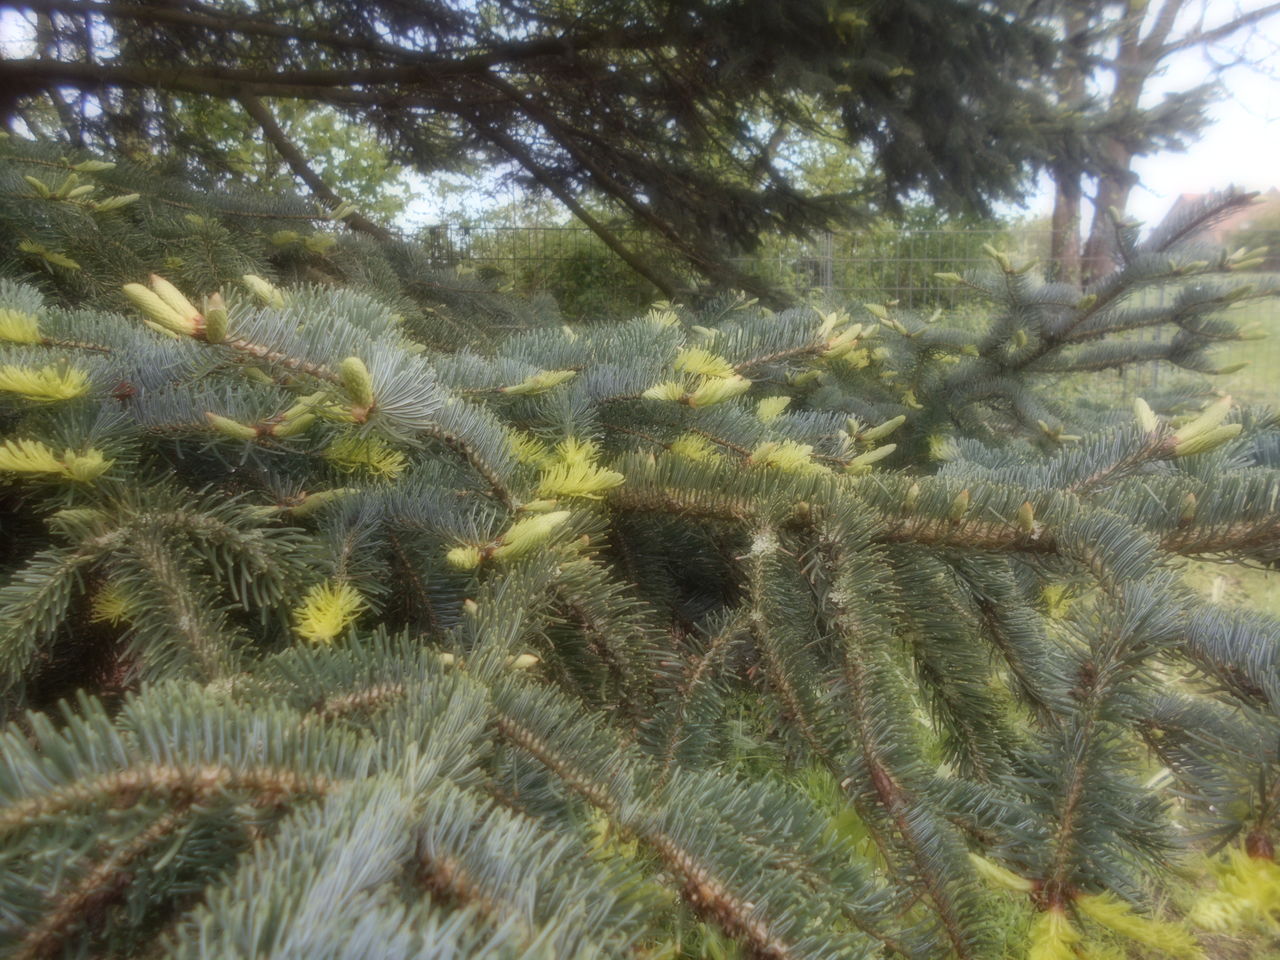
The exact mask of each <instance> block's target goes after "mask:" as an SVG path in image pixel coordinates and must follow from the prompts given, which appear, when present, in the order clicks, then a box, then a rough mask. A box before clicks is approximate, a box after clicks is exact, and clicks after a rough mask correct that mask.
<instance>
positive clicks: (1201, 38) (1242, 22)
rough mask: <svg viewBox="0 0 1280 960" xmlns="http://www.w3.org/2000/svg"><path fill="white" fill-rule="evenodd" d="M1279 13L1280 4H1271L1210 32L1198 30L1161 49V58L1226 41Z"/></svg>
mask: <svg viewBox="0 0 1280 960" xmlns="http://www.w3.org/2000/svg"><path fill="white" fill-rule="evenodd" d="M1277 13H1280V3H1269V4H1267V5H1266V6H1265V7H1259V8H1258V9H1257V10H1251V11H1249V12H1248V13H1245V14H1241V15H1240V16H1238V17H1236V18H1235V19H1234V20H1228V21H1227V22H1226V23H1223V24H1219V25H1218V26H1216V27H1212V28H1210V29H1208V30H1196V31H1194V32H1192V33H1189V34H1187V35H1186V36H1185V37H1180V38H1179V39H1177V40H1174V41H1173V42H1172V43H1168V44H1165V45H1164V46H1163V47H1161V48H1160V57H1161V59H1164V58H1165V57H1167V56H1169V54H1171V53H1177V52H1178V51H1179V50H1186V49H1187V48H1189V47H1196V46H1204V45H1206V44H1210V43H1215V42H1217V41H1218V40H1222V39H1225V38H1226V37H1228V36H1230V35H1231V34H1233V33H1235V32H1236V31H1237V30H1240V29H1243V28H1244V27H1247V26H1251V25H1252V24H1255V23H1258V22H1259V21H1261V20H1265V19H1266V18H1267V17H1270V16H1273V15H1274V14H1277Z"/></svg>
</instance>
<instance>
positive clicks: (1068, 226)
mask: <svg viewBox="0 0 1280 960" xmlns="http://www.w3.org/2000/svg"><path fill="white" fill-rule="evenodd" d="M1053 180H1054V185H1055V188H1054V194H1053V219H1052V220H1051V221H1050V224H1049V230H1050V236H1049V260H1050V272H1051V274H1052V279H1053V280H1056V281H1057V282H1058V283H1069V284H1071V285H1072V286H1076V287H1078V286H1080V196H1081V192H1080V173H1079V171H1068V170H1065V169H1062V168H1059V169H1056V170H1054V172H1053Z"/></svg>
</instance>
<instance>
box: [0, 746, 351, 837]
mask: <svg viewBox="0 0 1280 960" xmlns="http://www.w3.org/2000/svg"><path fill="white" fill-rule="evenodd" d="M334 786H335V782H334V781H333V780H331V779H329V778H328V777H324V776H320V775H305V774H301V773H297V772H295V771H293V770H285V769H280V768H277V767H252V768H250V769H247V770H235V769H233V768H231V767H226V766H221V765H219V764H203V765H194V766H191V767H182V766H177V765H175V764H162V763H151V764H141V765H139V766H134V767H126V768H124V769H123V770H113V771H111V772H109V773H103V774H99V775H98V776H97V777H94V778H93V779H89V780H76V781H73V782H71V783H68V784H65V785H64V786H60V787H55V788H53V789H52V790H46V791H43V792H41V793H38V794H35V795H34V796H29V797H26V798H25V799H22V800H19V801H17V802H16V803H11V804H9V805H8V806H7V807H4V808H0V837H2V836H5V835H7V834H9V833H11V832H13V831H14V830H18V829H20V828H22V827H25V826H27V825H28V824H31V823H33V822H35V821H38V820H43V819H45V818H47V817H51V816H56V815H58V814H60V813H64V812H67V811H70V810H75V809H77V808H81V807H88V806H92V805H94V804H99V803H100V804H105V805H117V806H126V805H130V804H133V803H136V802H137V800H138V798H139V797H140V796H141V795H142V794H166V795H168V796H170V797H174V798H195V799H196V800H200V801H204V800H207V799H209V798H211V797H215V796H219V795H221V794H223V793H226V792H228V791H233V790H244V791H248V792H250V793H254V794H256V795H257V797H258V799H260V800H263V801H264V802H267V803H275V802H279V801H281V800H283V799H284V798H286V797H290V796H299V795H314V796H322V795H324V794H326V793H328V792H329V791H330V790H332V789H333V787H334Z"/></svg>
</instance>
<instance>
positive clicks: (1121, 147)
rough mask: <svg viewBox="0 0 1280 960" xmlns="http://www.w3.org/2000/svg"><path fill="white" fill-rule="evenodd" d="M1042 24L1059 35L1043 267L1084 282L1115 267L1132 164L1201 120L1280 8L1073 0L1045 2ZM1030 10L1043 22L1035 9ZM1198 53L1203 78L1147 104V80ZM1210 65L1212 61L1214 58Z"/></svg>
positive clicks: (1184, 138) (1179, 141)
mask: <svg viewBox="0 0 1280 960" xmlns="http://www.w3.org/2000/svg"><path fill="white" fill-rule="evenodd" d="M1053 6H1054V9H1053V10H1052V12H1051V13H1050V14H1049V15H1048V17H1047V20H1048V21H1049V22H1051V23H1053V24H1054V25H1055V29H1056V31H1057V32H1058V34H1059V35H1060V36H1061V37H1062V39H1063V43H1062V45H1061V47H1060V48H1059V49H1060V60H1059V62H1058V64H1057V66H1056V68H1055V71H1054V73H1053V86H1054V91H1055V95H1056V96H1057V99H1058V103H1059V106H1060V107H1061V109H1062V110H1063V111H1064V118H1063V120H1064V122H1063V126H1062V130H1063V132H1064V134H1066V136H1064V139H1063V141H1062V142H1061V143H1060V144H1059V145H1058V147H1057V148H1056V155H1055V157H1054V160H1053V161H1052V162H1051V163H1050V164H1049V172H1050V175H1051V177H1052V179H1053V184H1054V208H1053V221H1052V225H1053V231H1054V240H1053V244H1054V246H1053V252H1052V260H1053V262H1054V263H1055V264H1056V267H1057V270H1058V271H1059V274H1060V276H1061V277H1062V278H1063V279H1064V280H1068V281H1070V282H1074V283H1077V284H1078V283H1080V282H1082V281H1083V282H1086V283H1087V282H1091V281H1092V280H1095V279H1097V278H1098V277H1101V276H1104V275H1105V274H1107V273H1110V272H1111V270H1112V269H1114V266H1115V257H1116V239H1115V237H1116V226H1115V219H1114V217H1113V216H1112V213H1111V211H1116V212H1118V213H1119V214H1120V215H1123V214H1124V212H1125V208H1126V206H1127V204H1128V201H1129V195H1130V193H1131V192H1132V190H1133V188H1134V186H1135V185H1136V184H1137V177H1136V175H1135V174H1134V172H1133V163H1134V160H1135V159H1136V158H1138V157H1143V156H1150V155H1152V154H1155V153H1159V152H1160V151H1162V150H1176V149H1180V148H1182V147H1184V146H1185V145H1186V143H1187V142H1188V141H1189V140H1190V139H1193V138H1194V137H1196V136H1197V135H1198V134H1199V133H1200V132H1201V131H1202V130H1203V129H1204V127H1205V126H1206V124H1207V123H1208V122H1209V117H1208V115H1207V113H1206V110H1207V108H1208V106H1209V105H1210V104H1211V103H1213V102H1214V101H1215V100H1216V99H1219V98H1220V97H1221V96H1222V95H1223V89H1222V87H1221V85H1220V83H1219V78H1220V76H1221V74H1222V73H1223V72H1224V71H1225V70H1227V69H1229V68H1231V67H1235V66H1239V65H1240V64H1241V57H1240V54H1239V53H1237V52H1235V51H1236V50H1238V49H1239V48H1240V47H1241V43H1242V37H1243V35H1245V34H1246V33H1247V32H1248V31H1249V30H1251V29H1252V28H1253V27H1255V26H1256V25H1257V24H1258V23H1260V22H1261V21H1263V20H1264V19H1266V18H1267V17H1270V16H1273V15H1274V14H1276V13H1277V12H1280V3H1263V4H1261V5H1256V6H1254V7H1253V8H1252V9H1248V10H1245V9H1243V8H1241V7H1240V6H1233V5H1231V4H1226V3H1211V2H1208V0H1158V2H1155V3H1152V2H1149V0H1119V2H1117V0H1083V2H1076V0H1072V2H1068V3H1062V4H1055V5H1053ZM1034 7H1038V8H1039V10H1040V13H1041V15H1044V6H1043V5H1039V4H1037V5H1034ZM1197 50H1198V51H1200V52H1202V53H1203V54H1204V62H1205V78H1204V80H1203V82H1201V83H1200V84H1198V85H1196V86H1194V87H1191V88H1189V89H1186V90H1179V91H1174V92H1171V93H1166V94H1165V95H1164V96H1163V97H1161V98H1159V99H1158V100H1155V99H1153V98H1152V96H1151V93H1150V87H1151V84H1152V81H1153V80H1155V79H1156V78H1158V77H1160V76H1161V74H1162V73H1163V71H1164V70H1165V69H1166V68H1167V67H1168V65H1169V63H1170V61H1171V60H1172V59H1173V58H1174V57H1176V56H1178V55H1180V54H1185V53H1188V52H1191V51H1197ZM1214 55H1217V58H1216V59H1215V56H1214ZM1090 178H1092V180H1093V183H1094V193H1093V196H1092V197H1091V198H1090V200H1091V205H1092V207H1093V218H1092V225H1091V227H1090V229H1089V234H1088V239H1087V240H1085V241H1084V244H1083V247H1081V235H1080V230H1081V200H1082V198H1083V197H1084V196H1085V188H1084V183H1085V181H1086V179H1090Z"/></svg>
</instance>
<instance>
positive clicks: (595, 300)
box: [421, 225, 1280, 402]
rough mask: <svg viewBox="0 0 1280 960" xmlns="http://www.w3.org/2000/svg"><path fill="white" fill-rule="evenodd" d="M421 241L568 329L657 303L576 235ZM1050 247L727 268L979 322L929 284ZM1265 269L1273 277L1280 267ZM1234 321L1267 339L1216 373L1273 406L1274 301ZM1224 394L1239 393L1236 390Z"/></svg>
mask: <svg viewBox="0 0 1280 960" xmlns="http://www.w3.org/2000/svg"><path fill="white" fill-rule="evenodd" d="M421 237H422V239H423V240H424V241H425V242H426V243H427V245H428V248H429V249H430V250H431V254H432V257H433V259H434V260H435V261H436V262H437V263H439V264H440V265H441V266H444V267H456V268H459V269H463V270H467V271H478V272H480V273H482V274H483V275H485V276H488V277H490V278H491V279H493V280H495V281H496V282H498V283H499V284H505V285H508V286H510V287H511V288H512V289H516V290H519V291H521V292H526V293H530V292H546V293H549V294H550V295H551V296H553V297H555V298H556V300H557V301H558V302H559V303H560V305H561V308H562V309H563V310H564V311H565V313H566V315H568V316H570V317H574V318H581V319H594V318H603V317H609V316H619V315H625V314H628V313H632V312H634V311H636V310H638V309H642V308H643V307H645V306H646V305H647V304H649V303H651V302H652V301H653V300H655V299H657V298H659V297H660V294H659V293H658V292H657V290H656V289H655V288H654V287H652V286H651V285H650V284H649V283H647V282H646V281H645V280H643V279H642V278H640V277H639V276H637V275H636V274H635V273H634V271H632V270H631V269H630V268H629V267H628V266H627V265H626V264H625V263H624V262H623V261H622V260H621V258H619V257H618V255H617V254H616V253H614V252H613V251H612V250H610V249H609V248H608V247H607V246H606V245H605V244H604V243H603V242H601V240H600V239H599V238H598V237H596V236H595V235H594V234H593V233H591V232H590V231H589V230H586V229H584V228H581V227H573V226H519V227H513V226H490V225H483V226H457V225H440V226H435V227H428V228H426V229H425V230H424V231H423V232H422V234H421ZM618 239H619V240H621V242H622V243H624V244H625V245H626V246H627V248H628V249H630V250H634V251H636V252H638V253H640V254H642V255H643V256H645V257H646V258H648V259H650V260H651V261H654V262H657V263H659V264H661V265H662V266H663V268H664V269H666V270H667V271H668V272H671V273H677V274H678V273H679V271H681V270H682V269H683V268H682V267H681V265H680V264H679V263H677V262H676V261H674V260H673V259H671V258H670V256H669V254H666V253H664V252H663V250H662V247H661V246H660V245H659V244H657V243H655V242H654V241H653V239H652V238H651V237H649V236H648V235H646V234H644V233H643V232H641V231H627V230H623V231H620V232H619V233H618ZM1253 239H1254V242H1255V243H1256V242H1257V241H1256V238H1253ZM1266 239H1270V240H1271V241H1273V242H1274V246H1273V249H1277V250H1280V235H1277V236H1275V237H1271V238H1264V240H1266ZM1051 240H1052V236H1051V234H1050V232H1049V231H1048V230H1042V229H1029V228H1026V227H1020V226H1010V227H1004V228H990V229H978V228H973V227H964V228H961V227H957V228H953V229H905V228H887V227H885V228H874V229H869V230H862V231H856V232H848V233H826V234H822V235H820V236H817V237H815V238H814V239H812V240H809V241H798V240H786V241H783V240H772V241H771V240H766V241H765V242H764V243H763V244H762V246H761V248H760V249H759V250H757V251H756V252H755V253H754V254H752V255H751V256H749V257H740V258H738V259H737V260H736V261H735V265H736V266H737V267H739V268H740V269H741V270H743V271H744V272H746V273H749V274H751V275H752V276H755V277H758V278H760V279H762V280H765V281H767V282H768V283H770V284H771V285H773V286H775V287H777V288H780V289H783V290H787V291H789V292H791V293H792V294H794V295H796V296H798V297H801V298H805V297H823V298H828V299H831V300H846V301H853V302H864V301H876V302H881V303H885V302H896V303H897V304H898V305H899V306H900V307H902V308H905V309H912V310H924V311H932V310H934V309H938V308H941V309H943V310H946V311H955V312H957V313H959V314H961V315H963V314H964V313H965V312H966V311H969V312H980V311H981V310H982V305H981V303H979V302H977V301H975V299H974V296H973V294H972V293H971V292H969V291H966V290H964V289H960V288H957V287H956V285H955V284H953V283H948V282H946V281H943V280H940V279H939V278H938V277H937V276H936V274H938V273H964V272H965V271H966V270H970V269H981V268H986V267H989V266H990V265H991V261H990V259H989V257H988V256H987V254H986V253H985V252H984V246H992V247H996V248H998V249H1000V250H1002V251H1004V252H1006V253H1008V254H1009V255H1010V256H1012V257H1013V258H1014V260H1015V261H1021V262H1025V261H1028V260H1035V261H1039V263H1040V264H1049V263H1051V261H1050V251H1051ZM1268 266H1270V267H1271V268H1273V269H1275V270H1276V271H1277V272H1278V273H1280V263H1275V264H1268ZM1039 269H1041V270H1043V269H1044V267H1040V268H1039ZM688 279H689V280H690V281H691V282H692V281H693V280H694V278H692V277H688ZM1171 295H1172V294H1171V293H1170V291H1169V290H1168V289H1167V288H1164V289H1160V290H1155V291H1152V293H1151V294H1150V296H1151V297H1152V298H1153V302H1152V303H1151V304H1150V305H1158V304H1161V303H1167V302H1168V298H1169V297H1170V296H1171ZM1235 309H1236V310H1237V311H1238V314H1239V319H1241V320H1243V321H1245V322H1251V323H1252V322H1256V323H1258V324H1259V325H1260V327H1261V328H1262V330H1264V331H1266V332H1267V333H1268V334H1269V335H1270V336H1269V339H1264V340H1252V341H1248V342H1247V343H1244V344H1230V345H1226V346H1225V347H1224V349H1223V360H1222V363H1223V365H1224V366H1228V365H1234V364H1236V363H1239V362H1244V361H1247V362H1248V363H1249V364H1250V366H1249V368H1248V369H1247V372H1242V373H1240V374H1237V375H1234V377H1233V380H1234V382H1235V383H1239V384H1240V387H1239V389H1240V390H1241V391H1242V392H1245V393H1249V394H1251V395H1255V396H1259V397H1261V398H1263V399H1271V400H1272V401H1273V402H1276V401H1280V301H1276V300H1267V301H1258V302H1248V303H1246V304H1244V305H1241V306H1239V307H1237V308H1235ZM1164 335H1167V333H1166V334H1164ZM1164 376H1167V373H1166V372H1165V371H1162V369H1161V367H1160V365H1158V364H1151V365H1149V368H1148V369H1144V370H1142V371H1136V372H1131V373H1129V374H1127V375H1126V377H1127V378H1128V379H1129V380H1130V381H1136V382H1137V384H1138V385H1139V386H1146V385H1148V384H1149V385H1152V386H1157V387H1158V386H1159V385H1160V382H1161V380H1162V377H1164ZM1232 389H1236V387H1235V386H1234V384H1233V387H1232Z"/></svg>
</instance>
